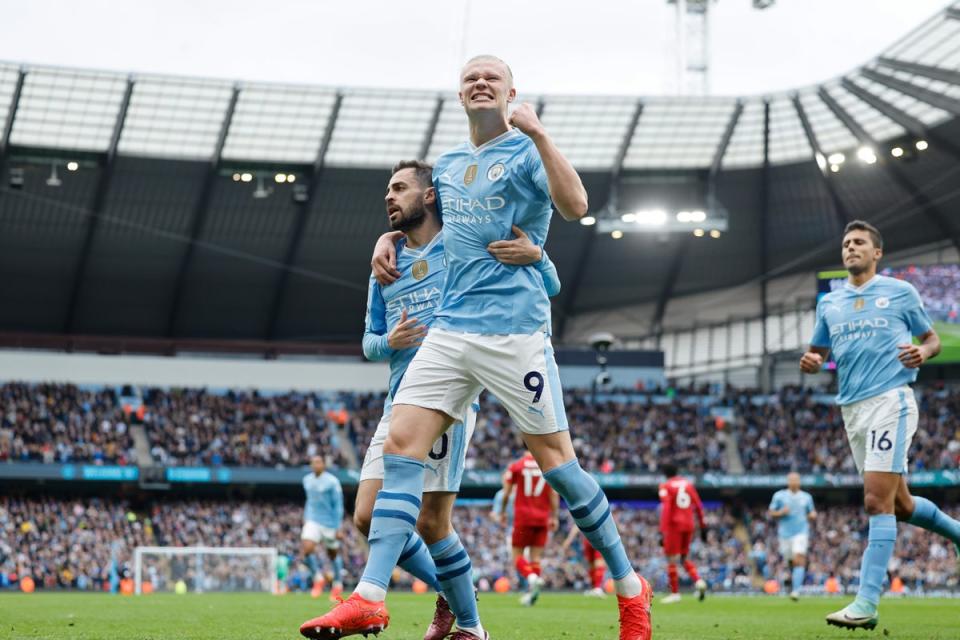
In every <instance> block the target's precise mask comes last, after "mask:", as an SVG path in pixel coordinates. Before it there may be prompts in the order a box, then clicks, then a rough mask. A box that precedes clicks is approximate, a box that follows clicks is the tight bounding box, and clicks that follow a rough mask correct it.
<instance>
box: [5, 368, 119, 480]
mask: <svg viewBox="0 0 960 640" xmlns="http://www.w3.org/2000/svg"><path fill="white" fill-rule="evenodd" d="M5 460H13V461H36V462H48V463H49V462H74V461H78V460H83V461H90V462H95V463H104V464H120V465H125V464H134V463H136V461H137V459H136V451H135V450H134V446H133V440H132V439H131V437H130V432H129V416H128V415H126V414H125V412H124V410H123V407H122V406H121V404H120V401H119V399H118V396H117V393H116V392H115V390H114V389H110V388H104V389H100V390H95V391H91V390H82V389H79V388H78V387H76V386H74V385H70V384H20V383H8V384H4V385H0V462H2V461H5Z"/></svg>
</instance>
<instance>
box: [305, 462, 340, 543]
mask: <svg viewBox="0 0 960 640" xmlns="http://www.w3.org/2000/svg"><path fill="white" fill-rule="evenodd" d="M303 491H304V493H306V494H307V505H306V506H305V507H304V509H303V519H304V520H306V521H307V522H316V523H317V524H319V525H321V526H324V527H329V528H331V529H338V528H339V527H340V524H341V523H342V522H343V487H341V486H340V481H339V480H337V476H335V475H333V474H332V473H330V472H329V471H324V472H323V473H321V474H320V475H319V476H318V475H316V474H315V473H313V472H312V471H311V472H310V473H308V474H307V475H305V476H303Z"/></svg>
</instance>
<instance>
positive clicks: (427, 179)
mask: <svg viewBox="0 0 960 640" xmlns="http://www.w3.org/2000/svg"><path fill="white" fill-rule="evenodd" d="M403 169H413V172H414V174H415V175H416V176H417V182H419V183H420V186H421V187H423V188H424V189H426V188H427V187H432V186H433V165H432V164H430V163H429V162H424V161H423V160H401V161H400V162H398V163H397V164H395V165H393V171H392V172H391V173H390V175H393V174H394V173H396V172H397V171H401V170H403Z"/></svg>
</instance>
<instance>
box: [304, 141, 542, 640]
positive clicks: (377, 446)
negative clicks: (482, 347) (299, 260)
mask: <svg viewBox="0 0 960 640" xmlns="http://www.w3.org/2000/svg"><path fill="white" fill-rule="evenodd" d="M431 176H432V167H431V166H430V165H429V164H427V163H425V162H421V161H417V160H408V161H403V162H399V163H397V165H396V166H395V167H394V168H393V173H392V176H391V178H390V181H389V183H388V185H387V193H386V196H385V204H386V210H387V217H388V220H389V223H390V227H391V229H393V230H395V231H397V232H399V233H398V234H397V235H398V236H399V237H398V238H397V246H398V251H399V257H398V260H399V264H398V267H399V270H400V272H401V274H402V275H401V277H400V278H399V279H398V280H397V281H396V282H394V283H392V284H390V285H388V286H381V285H380V284H379V283H378V282H377V281H376V280H375V279H373V278H371V279H370V284H369V289H368V297H367V313H366V320H365V330H364V336H363V351H364V355H365V356H366V357H367V359H369V360H374V361H383V360H389V361H390V381H389V389H390V392H389V393H388V395H387V399H386V402H385V405H384V412H383V417H382V418H381V420H380V423H379V424H378V425H377V430H376V432H375V433H374V436H373V439H372V441H371V442H370V446H369V447H368V449H367V453H366V455H365V457H364V461H363V467H362V468H361V471H360V485H359V487H358V488H357V500H356V505H355V509H354V516H353V517H354V524H356V526H357V529H358V530H359V531H360V532H361V533H363V534H364V535H365V536H367V535H369V532H370V522H371V519H372V517H373V515H374V508H373V506H374V502H375V500H376V499H377V496H378V493H379V492H380V489H381V488H382V486H383V476H384V457H383V445H384V442H385V441H386V439H387V433H388V431H389V428H390V416H391V413H392V409H391V404H392V400H391V399H392V396H393V393H394V392H395V391H396V389H397V387H398V386H399V384H400V381H401V379H402V378H403V375H404V373H405V372H406V370H407V366H408V365H409V364H410V361H411V360H412V359H413V356H414V354H415V353H416V351H417V349H418V347H419V345H420V342H421V341H422V340H423V337H424V336H425V335H426V332H427V328H428V327H429V325H430V324H431V323H432V321H433V315H434V311H435V310H436V307H437V304H438V302H439V300H440V292H441V289H442V287H443V280H444V278H445V277H446V264H445V261H444V254H443V238H442V236H441V235H440V218H439V216H438V215H437V211H436V192H435V190H434V188H433V185H432V178H431ZM513 231H514V233H515V235H516V236H517V238H515V239H512V240H506V241H504V242H503V243H501V245H500V248H501V249H502V250H503V251H504V252H507V253H509V255H510V258H509V259H510V260H511V261H512V262H511V263H512V264H518V265H533V267H532V268H535V269H537V270H538V271H539V272H540V273H541V275H542V277H543V279H544V283H545V287H546V289H547V291H548V293H549V294H550V295H555V294H556V293H557V292H559V290H560V281H559V279H558V278H557V273H556V268H555V267H554V266H553V263H552V262H550V259H549V257H547V255H546V252H545V251H543V250H542V249H541V248H540V247H537V246H535V245H534V244H533V243H532V242H530V240H529V239H528V238H527V236H526V234H524V233H523V231H522V230H521V229H519V228H514V229H513ZM476 409H477V407H476V406H475V404H473V403H471V406H470V407H469V408H468V409H467V411H466V414H465V415H464V416H462V417H461V419H460V420H458V421H457V422H456V423H455V424H453V425H451V426H450V427H449V428H448V429H447V431H446V432H444V433H443V434H442V435H441V436H440V437H439V438H437V440H436V441H435V442H434V443H433V447H432V448H431V450H430V452H429V453H428V454H427V461H426V466H425V477H424V480H423V484H424V493H423V498H422V501H423V509H422V511H421V513H420V517H419V519H418V521H417V528H416V529H415V530H413V531H411V532H410V535H409V537H408V538H407V540H406V543H405V545H404V547H403V551H402V553H401V555H400V561H399V565H400V566H401V567H402V568H404V569H406V570H407V571H409V572H410V573H411V574H413V575H414V576H416V577H417V578H419V579H420V580H422V581H424V582H425V583H426V584H428V585H432V586H433V587H434V589H436V591H437V592H438V596H437V606H436V611H435V614H434V619H433V622H432V623H431V625H430V627H429V629H428V630H427V633H426V635H425V636H424V639H425V640H438V639H439V638H443V637H446V635H447V634H448V633H449V631H450V629H451V627H452V625H453V620H454V617H457V618H460V619H467V620H469V619H471V618H473V617H476V616H477V613H476V598H475V596H474V591H473V583H472V577H471V576H470V574H469V573H462V574H458V575H456V576H452V577H451V578H450V581H452V582H453V583H454V584H444V583H445V582H448V580H445V579H444V575H446V574H448V573H449V572H445V571H441V572H440V575H439V576H438V575H437V567H436V565H435V563H434V557H436V558H437V562H439V563H441V567H442V566H443V563H444V562H446V561H447V560H448V559H449V558H450V557H456V555H457V549H460V548H461V545H460V541H459V537H458V536H457V534H456V533H455V532H454V528H453V524H452V521H451V515H452V511H453V505H454V500H455V498H456V493H457V491H459V488H460V481H461V478H462V475H463V466H464V459H465V457H466V446H467V443H468V442H469V441H470V437H471V435H472V433H473V428H474V425H475V424H476ZM421 536H422V537H421ZM425 542H426V544H424V543H425ZM438 578H439V579H438ZM448 598H449V601H448ZM451 608H452V611H451ZM313 622H314V621H308V622H307V623H304V625H303V627H302V628H301V633H304V635H308V636H310V637H340V635H347V633H346V632H347V631H351V629H354V627H349V626H339V627H338V626H336V625H334V626H333V629H334V631H333V632H332V633H336V634H340V635H332V634H331V632H330V628H329V627H327V626H326V625H324V626H323V627H322V631H317V625H316V624H313ZM361 622H362V624H361V626H360V627H359V628H357V630H356V631H354V632H361V633H362V632H363V629H371V630H372V629H375V628H378V627H385V626H386V620H385V619H384V620H380V619H379V618H377V617H376V616H374V617H373V618H371V619H370V620H363V621H361ZM321 633H325V634H327V635H318V634H321Z"/></svg>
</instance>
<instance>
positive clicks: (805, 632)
mask: <svg viewBox="0 0 960 640" xmlns="http://www.w3.org/2000/svg"><path fill="white" fill-rule="evenodd" d="M846 602H847V599H846V598H844V599H827V598H809V599H805V600H802V601H801V602H799V603H794V602H790V601H789V600H787V599H786V598H780V597H742V598H737V597H714V598H707V600H706V602H703V603H699V602H696V601H695V599H694V598H692V597H685V599H684V601H683V602H681V603H679V604H674V605H657V604H656V603H655V604H654V608H653V623H654V638H657V639H661V640H681V639H682V640H738V639H744V640H754V639H761V638H763V639H765V638H771V639H774V640H780V639H783V640H786V639H790V640H798V639H799V640H804V639H807V638H809V639H814V638H817V639H830V638H854V637H861V636H862V637H864V638H867V637H870V638H877V640H886V639H887V638H890V639H891V640H921V639H923V640H948V639H950V640H956V639H957V638H960V600H946V599H943V600H941V599H893V598H889V599H885V600H884V602H883V604H882V606H881V616H880V625H879V626H878V627H877V629H876V630H875V631H873V632H868V631H856V632H849V631H846V630H842V629H836V628H834V627H827V626H826V623H824V621H823V616H824V615H825V614H826V613H829V612H830V611H833V610H835V609H838V608H840V606H842V605H843V604H845V603H846ZM329 606H330V605H329V604H328V603H327V601H326V599H325V598H324V599H321V600H311V599H310V598H309V597H307V596H305V595H286V596H279V597H278V596H270V595H252V594H202V595H186V596H175V595H166V594H164V595H151V596H143V597H123V596H110V595H105V594H74V593H62V594H56V593H50V594H48V593H37V594H32V595H23V594H0V638H11V639H16V640H19V639H21V638H24V639H40V638H43V639H49V640H74V639H76V640H100V639H110V640H115V639H124V640H128V639H129V640H180V639H182V640H208V639H209V640H214V639H215V640H234V639H239V638H242V639H244V640H247V639H256V640H274V639H276V640H279V639H281V638H283V639H286V640H295V639H296V638H299V637H300V635H299V633H298V632H297V628H298V627H299V625H300V623H301V622H303V621H304V620H306V619H307V618H310V617H312V616H315V615H318V614H320V613H322V612H324V611H326V610H327V609H328V607H329ZM388 606H389V608H390V611H391V616H392V619H391V622H390V627H389V628H388V629H387V630H386V631H385V632H384V633H382V634H381V635H380V638H381V639H382V640H394V639H396V640H420V639H421V638H422V637H423V631H424V629H425V628H426V625H427V624H428V623H429V620H430V619H431V617H432V615H433V598H432V597H431V596H426V595H424V596H417V595H413V594H407V593H403V594H394V595H391V596H390V599H389V601H388ZM480 612H481V615H482V616H483V620H484V624H485V626H486V628H487V630H488V631H489V632H490V637H491V640H521V639H523V640H541V639H543V640H546V639H551V640H552V639H561V640H563V639H567V638H569V639H570V640H573V639H578V640H579V639H581V638H583V639H588V638H604V639H609V638H612V639H614V640H615V639H616V638H617V626H616V622H617V607H616V603H615V601H614V599H613V598H612V597H608V598H606V599H605V600H595V599H593V598H585V597H583V596H581V595H575V594H551V593H545V594H544V595H543V596H542V597H541V599H540V602H539V603H537V606H536V607H533V608H532V609H527V608H524V607H521V606H520V605H519V604H518V603H517V599H516V596H515V595H494V594H483V595H481V597H480ZM851 634H852V635H851ZM358 637H362V636H358ZM371 638H372V636H371Z"/></svg>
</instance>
